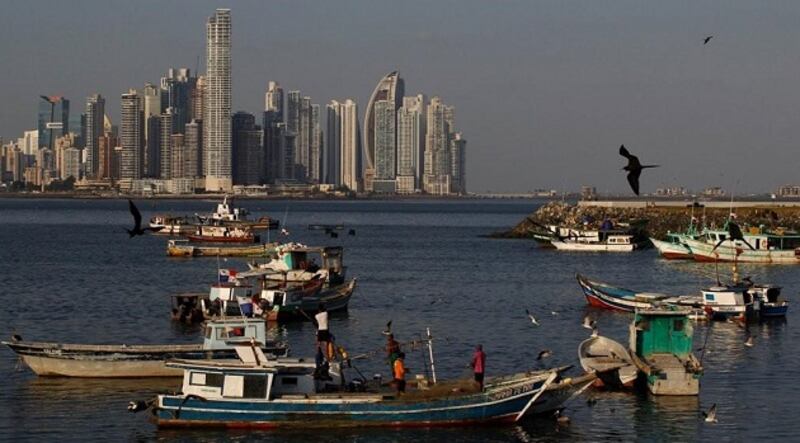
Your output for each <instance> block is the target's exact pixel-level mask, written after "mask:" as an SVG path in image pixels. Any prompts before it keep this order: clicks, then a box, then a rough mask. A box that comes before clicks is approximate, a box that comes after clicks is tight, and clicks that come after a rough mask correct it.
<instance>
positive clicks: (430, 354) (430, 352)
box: [425, 328, 436, 384]
mask: <svg viewBox="0 0 800 443" xmlns="http://www.w3.org/2000/svg"><path fill="white" fill-rule="evenodd" d="M425 329H426V332H427V334H428V340H427V341H428V358H429V359H430V362H431V378H432V379H433V384H436V365H435V364H434V361H433V337H432V336H431V328H425Z"/></svg>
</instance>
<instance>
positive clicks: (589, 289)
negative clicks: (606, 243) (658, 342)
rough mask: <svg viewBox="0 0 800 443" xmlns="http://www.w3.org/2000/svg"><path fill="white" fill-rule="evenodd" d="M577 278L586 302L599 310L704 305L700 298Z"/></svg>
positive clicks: (631, 309) (579, 276)
mask: <svg viewBox="0 0 800 443" xmlns="http://www.w3.org/2000/svg"><path fill="white" fill-rule="evenodd" d="M575 277H576V278H577V280H578V284H579V285H580V286H581V290H582V291H583V295H584V296H585V297H586V301H587V302H588V303H589V304H590V305H592V306H594V307H597V308H603V309H611V310H617V311H625V312H634V311H635V310H637V309H645V308H650V307H653V306H654V305H659V304H672V305H682V306H691V307H700V305H701V304H702V301H701V300H700V297H698V296H691V295H684V296H670V295H666V294H660V293H654V292H637V291H633V290H630V289H626V288H620V287H617V286H612V285H610V284H608V283H603V282H599V281H596V280H591V279H589V278H587V277H585V276H583V275H581V274H576V276H575Z"/></svg>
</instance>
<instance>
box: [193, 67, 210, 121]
mask: <svg viewBox="0 0 800 443" xmlns="http://www.w3.org/2000/svg"><path fill="white" fill-rule="evenodd" d="M205 91H206V77H205V76H204V75H201V76H199V77H197V82H195V85H194V89H192V93H191V96H192V120H202V119H203V114H204V112H205V111H204V109H205Z"/></svg>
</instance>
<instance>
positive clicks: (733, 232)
mask: <svg viewBox="0 0 800 443" xmlns="http://www.w3.org/2000/svg"><path fill="white" fill-rule="evenodd" d="M713 37H714V36H713V35H709V36H707V37H705V38H704V39H703V45H706V44H708V42H709V41H711V39H712V38H713ZM619 155H621V156H623V157H625V158H626V159H627V160H628V164H627V165H625V167H623V168H622V170H623V171H627V172H628V174H627V179H628V184H629V185H630V187H631V190H632V191H633V193H634V194H636V195H637V196H638V195H639V178H640V177H641V175H642V171H643V170H644V169H648V168H657V167H659V166H660V165H643V164H642V163H641V162H640V161H639V157H637V156H635V155H633V154H631V153H630V151H628V149H627V148H625V145H620V147H619ZM128 208H129V210H130V213H131V215H132V216H133V222H134V226H133V228H132V229H125V231H126V232H127V233H128V236H129V238H133V237H136V236H139V235H145V234H147V233H148V232H155V231H158V228H151V227H142V214H141V213H140V212H139V209H138V208H137V207H136V205H135V204H134V203H133V201H132V200H128ZM728 231H729V238H730V239H732V240H740V241H742V242H743V243H744V244H746V245H747V246H748V247H750V249H753V247H752V246H751V245H750V244H749V243H747V241H746V240H745V239H744V235H743V234H742V230H741V229H740V228H739V226H738V225H737V224H736V223H734V222H733V221H730V222H729V223H728ZM281 234H282V235H286V236H288V235H289V231H287V230H286V229H285V228H282V229H281ZM325 234H327V235H329V236H330V237H331V238H338V237H339V234H338V233H337V232H335V231H334V230H333V229H331V228H325ZM348 234H349V235H356V232H355V230H354V229H350V230H349V231H348ZM723 241H725V240H720V241H719V243H717V245H716V246H715V247H714V249H717V247H719V246H720V245H721V244H722V242H723ZM434 303H436V300H434V301H433V302H431V304H434ZM550 314H551V315H552V316H554V317H555V316H558V315H559V314H558V312H556V311H551V312H550ZM525 315H526V316H527V317H528V320H529V321H530V322H531V324H532V325H533V326H535V327H538V326H541V323H539V320H538V319H537V318H536V317H535V316H534V315H533V313H531V312H530V310H528V309H527V308H526V309H525ZM581 326H582V327H584V328H586V329H589V330H591V331H592V335H591V336H592V337H597V335H598V333H597V321H596V320H594V319H593V318H591V317H590V316H588V315H587V316H585V317H584V318H583V323H582V324H581ZM391 329H392V322H391V321H389V322H388V323H387V324H386V330H384V331H382V333H383V334H384V335H389V334H391ZM744 344H745V346H747V347H752V346H753V345H754V342H753V337H752V336H751V335H749V334H748V337H747V340H746V341H745V343H744ZM552 355H553V351H552V350H550V349H542V350H541V351H539V353H538V354H537V356H536V360H537V361H542V360H544V359H546V358H548V357H551V356H552ZM596 403H597V399H595V398H590V399H589V400H587V404H588V405H589V406H593V405H594V404H596ZM555 416H556V420H557V422H558V423H559V424H560V425H566V424H569V422H570V419H569V417H567V416H566V415H563V413H562V411H561V410H559V411H556V413H555ZM702 416H703V420H704V421H705V422H706V423H717V422H718V420H717V404H716V403H714V404H713V405H711V407H710V408H709V409H708V411H703V412H702Z"/></svg>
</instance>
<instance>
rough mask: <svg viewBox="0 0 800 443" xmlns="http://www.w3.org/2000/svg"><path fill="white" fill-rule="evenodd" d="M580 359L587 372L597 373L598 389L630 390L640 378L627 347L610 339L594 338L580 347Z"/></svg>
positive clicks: (596, 384)
mask: <svg viewBox="0 0 800 443" xmlns="http://www.w3.org/2000/svg"><path fill="white" fill-rule="evenodd" d="M578 358H579V359H580V362H581V367H583V370H584V371H586V372H592V371H594V372H596V373H597V376H598V379H597V380H596V381H595V382H594V386H596V387H610V388H622V387H624V388H630V387H633V384H634V382H635V381H636V378H637V376H638V370H637V369H636V366H635V365H634V364H633V360H632V359H631V356H630V354H629V353H628V350H627V349H625V346H623V345H621V344H620V343H617V342H616V341H614V340H611V339H610V338H606V337H601V336H594V337H589V338H588V339H586V340H584V341H582V342H581V344H580V345H579V346H578Z"/></svg>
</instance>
